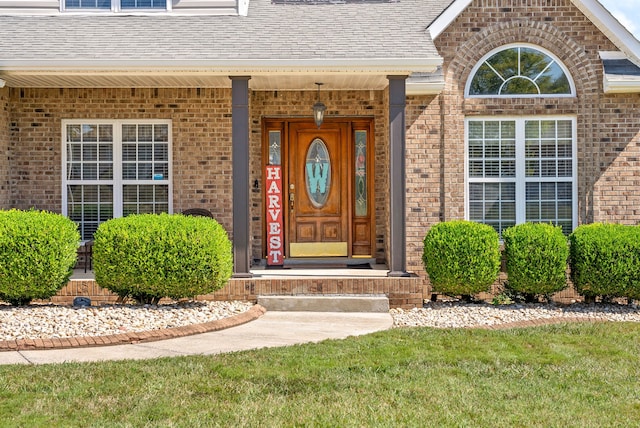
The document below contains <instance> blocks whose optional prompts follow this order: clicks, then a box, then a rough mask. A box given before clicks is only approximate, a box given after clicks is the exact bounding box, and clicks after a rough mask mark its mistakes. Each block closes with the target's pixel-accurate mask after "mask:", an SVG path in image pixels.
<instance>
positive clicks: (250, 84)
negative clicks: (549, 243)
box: [0, 0, 640, 306]
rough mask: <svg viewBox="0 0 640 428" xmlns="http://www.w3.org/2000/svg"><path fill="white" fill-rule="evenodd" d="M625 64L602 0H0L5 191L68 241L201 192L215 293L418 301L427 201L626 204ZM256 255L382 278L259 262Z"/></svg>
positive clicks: (629, 190)
mask: <svg viewBox="0 0 640 428" xmlns="http://www.w3.org/2000/svg"><path fill="white" fill-rule="evenodd" d="M639 65H640V42H638V40H636V39H635V38H634V37H633V36H632V35H631V34H629V33H628V32H627V31H626V30H625V29H624V27H622V26H621V25H620V24H619V23H618V22H617V21H616V20H615V19H614V18H613V17H612V16H611V15H610V14H609V13H608V11H607V10H606V9H604V8H603V7H602V6H601V5H600V4H599V3H598V2H597V1H596V0H509V1H507V0H454V1H453V2H451V1H449V0H397V1H396V0H345V1H339V2H335V1H330V0H251V1H249V0H22V1H11V0H0V86H1V88H0V152H1V153H2V156H0V207H1V208H12V207H16V208H22V209H27V208H31V207H35V208H38V209H47V210H52V211H56V212H62V213H64V214H65V215H67V216H69V217H70V218H72V219H73V220H75V221H77V222H78V224H79V227H80V230H81V233H82V235H83V238H84V239H90V238H91V234H92V233H93V231H94V230H95V228H96V227H97V226H98V225H99V224H100V223H101V222H103V221H105V220H107V219H109V218H111V217H118V216H123V215H127V214H129V213H136V212H176V213H177V212H182V211H184V210H186V209H189V208H206V209H207V210H209V211H211V212H212V213H213V215H214V217H215V218H216V219H217V220H218V221H220V222H221V223H222V224H223V225H224V226H225V228H226V229H227V230H228V231H229V233H230V235H231V236H232V238H233V243H234V257H235V270H234V271H235V279H233V280H232V281H231V282H230V284H229V286H228V287H227V288H226V289H225V290H224V291H223V292H221V294H220V296H219V297H221V298H243V297H244V298H246V297H247V296H248V297H254V296H255V295H257V294H278V293H284V294H287V293H289V294H290V293H324V294H335V293H363V292H364V293H384V294H387V295H389V296H390V297H391V300H392V305H397V306H410V305H414V304H420V302H421V301H422V298H424V296H425V295H426V293H427V291H428V282H427V281H426V279H425V278H424V276H425V275H424V273H423V268H422V263H421V258H420V257H421V252H422V250H421V248H422V239H423V237H424V235H425V233H426V232H427V230H428V229H429V227H430V226H431V225H433V224H434V223H436V222H439V221H443V220H449V219H459V218H466V219H471V220H475V221H481V222H485V223H487V224H491V225H492V226H494V227H495V228H496V229H497V230H502V229H504V228H505V227H508V226H510V225H513V224H517V223H521V222H524V221H545V222H546V221H552V222H554V223H556V224H560V225H562V226H563V228H564V229H565V231H566V232H567V233H568V232H570V231H571V230H572V229H573V228H575V227H576V226H577V225H578V224H581V223H590V222H594V221H610V222H621V223H631V224H635V223H637V222H638V221H639V220H640V208H638V207H640V191H639V189H640V150H639V147H638V146H639V132H640V111H639V109H640V67H639ZM318 83H321V85H317V84H318ZM318 102H321V103H322V104H324V106H325V107H326V111H325V112H324V118H323V121H322V123H321V124H320V125H317V124H316V122H314V115H313V106H314V104H316V103H318ZM269 255H271V260H270V262H271V263H279V262H280V261H281V260H284V262H285V263H287V264H289V263H295V262H297V261H300V260H302V261H305V262H307V263H310V262H318V261H320V260H323V261H324V260H327V259H328V258H329V259H330V260H333V261H336V262H339V263H345V264H348V263H363V262H364V263H373V262H376V263H378V264H384V265H386V267H387V268H388V278H377V279H375V280H374V279H370V280H367V279H359V280H355V279H353V280H352V279H349V278H340V279H334V280H332V281H328V282H327V281H323V279H322V278H314V279H313V280H308V281H302V280H295V281H289V282H287V281H284V280H282V281H275V280H266V279H261V278H260V277H258V276H256V275H254V273H252V268H253V266H254V265H256V264H264V261H265V260H266V259H267V258H268V256H269ZM414 274H415V275H414Z"/></svg>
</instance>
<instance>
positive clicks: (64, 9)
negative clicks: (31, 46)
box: [60, 0, 173, 13]
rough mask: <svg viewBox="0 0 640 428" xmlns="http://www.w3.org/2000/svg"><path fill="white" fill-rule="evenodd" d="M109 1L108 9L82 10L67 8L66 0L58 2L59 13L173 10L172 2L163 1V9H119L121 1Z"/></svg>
mask: <svg viewBox="0 0 640 428" xmlns="http://www.w3.org/2000/svg"><path fill="white" fill-rule="evenodd" d="M110 1H111V8H109V9H100V8H89V7H87V8H83V7H72V8H67V0H60V11H61V12H68V13H72V12H103V13H108V12H114V13H119V12H156V13H158V12H170V11H171V10H172V8H173V1H172V0H165V7H164V8H122V7H121V0H110Z"/></svg>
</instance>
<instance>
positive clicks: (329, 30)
mask: <svg viewBox="0 0 640 428" xmlns="http://www.w3.org/2000/svg"><path fill="white" fill-rule="evenodd" d="M447 3H448V1H446V0H444V1H443V0H401V1H398V2H380V1H375V0H374V1H359V2H356V3H345V4H334V3H332V4H326V3H323V2H320V4H291V3H288V2H287V3H285V4H276V3H272V2H271V1H270V0H251V2H250V6H249V14H248V16H246V17H244V16H203V15H193V16H171V15H167V14H162V15H148V16H124V15H119V16H118V15H106V14H105V15H101V14H96V15H63V14H61V15H57V16H0V66H2V65H3V64H6V61H8V60H14V61H15V60H18V61H20V60H23V61H30V60H45V61H46V60H52V61H56V62H58V61H65V60H67V61H69V60H76V61H82V60H86V61H87V62H89V63H90V62H92V61H100V60H111V61H113V60H123V61H145V60H160V61H170V60H174V61H180V60H311V59H326V58H334V59H340V58H345V59H353V58H356V59H371V60H375V59H379V58H386V59H393V58H397V59H407V58H416V59H425V58H438V57H439V55H438V52H437V51H436V48H435V46H434V44H433V41H432V40H431V38H430V36H429V34H428V32H427V31H426V27H427V25H429V23H430V22H431V21H432V20H433V19H434V18H435V17H436V16H437V15H438V14H439V12H440V11H441V10H442V9H443V7H444V6H445V5H446V4H447Z"/></svg>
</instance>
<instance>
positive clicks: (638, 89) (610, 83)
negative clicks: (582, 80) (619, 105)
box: [603, 76, 640, 94]
mask: <svg viewBox="0 0 640 428" xmlns="http://www.w3.org/2000/svg"><path fill="white" fill-rule="evenodd" d="M603 88H604V93H605V94H637V93H640V79H638V80H622V79H614V78H611V77H609V76H605V77H604V82H603Z"/></svg>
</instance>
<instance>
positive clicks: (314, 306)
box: [258, 294, 389, 312]
mask: <svg viewBox="0 0 640 428" xmlns="http://www.w3.org/2000/svg"><path fill="white" fill-rule="evenodd" d="M258 304H259V305H262V306H264V307H265V308H266V309H267V311H289V312H389V298H388V297H387V296H385V295H349V296H345V295H333V294H332V295H327V294H324V295H297V296H258Z"/></svg>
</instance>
